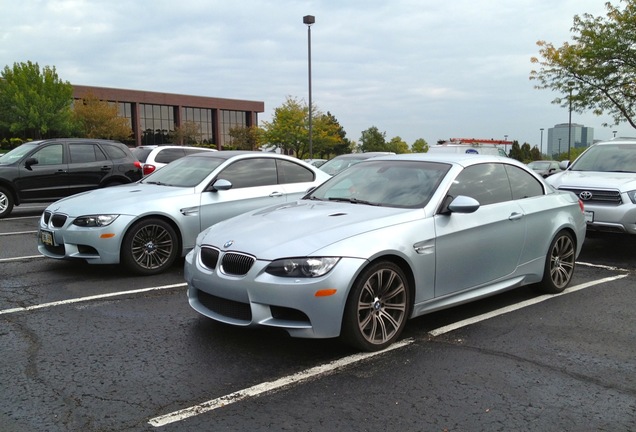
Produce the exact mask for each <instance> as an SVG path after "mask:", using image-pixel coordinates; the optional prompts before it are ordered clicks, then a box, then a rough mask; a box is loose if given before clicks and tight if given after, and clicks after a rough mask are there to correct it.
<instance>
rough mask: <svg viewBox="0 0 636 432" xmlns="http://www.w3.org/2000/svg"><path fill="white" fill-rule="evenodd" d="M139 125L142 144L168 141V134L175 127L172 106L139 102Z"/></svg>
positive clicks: (165, 142) (166, 142)
mask: <svg viewBox="0 0 636 432" xmlns="http://www.w3.org/2000/svg"><path fill="white" fill-rule="evenodd" d="M139 126H140V129H141V132H142V134H143V136H142V138H141V144H142V145H155V144H168V143H170V139H169V134H170V132H173V131H174V128H175V123H174V107H172V106H169V105H151V104H139Z"/></svg>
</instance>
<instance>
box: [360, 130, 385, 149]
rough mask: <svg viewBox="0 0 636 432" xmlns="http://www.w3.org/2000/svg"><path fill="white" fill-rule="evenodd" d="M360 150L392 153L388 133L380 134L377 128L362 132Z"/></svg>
mask: <svg viewBox="0 0 636 432" xmlns="http://www.w3.org/2000/svg"><path fill="white" fill-rule="evenodd" d="M358 148H359V149H360V151H361V152H363V153H366V152H375V151H390V150H388V146H387V143H386V132H380V131H379V130H378V128H377V127H375V126H371V127H370V128H369V129H366V130H363V131H362V136H360V144H359V145H358Z"/></svg>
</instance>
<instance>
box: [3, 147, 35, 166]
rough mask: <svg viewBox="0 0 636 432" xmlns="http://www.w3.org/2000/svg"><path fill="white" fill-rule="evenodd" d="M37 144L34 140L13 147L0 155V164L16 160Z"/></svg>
mask: <svg viewBox="0 0 636 432" xmlns="http://www.w3.org/2000/svg"><path fill="white" fill-rule="evenodd" d="M37 145H38V144H37V143H36V142H32V143H27V144H22V145H21V146H19V147H16V148H14V149H13V150H11V151H10V152H9V153H7V154H4V155H2V156H0V164H2V165H6V164H11V163H14V162H17V161H18V160H20V159H22V158H23V157H24V155H26V154H27V153H29V152H30V151H31V150H33V149H34V148H35V147H37Z"/></svg>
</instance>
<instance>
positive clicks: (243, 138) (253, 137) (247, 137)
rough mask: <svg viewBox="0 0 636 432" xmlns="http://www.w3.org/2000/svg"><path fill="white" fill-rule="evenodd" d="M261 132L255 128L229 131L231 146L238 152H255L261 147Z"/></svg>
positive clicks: (238, 128)
mask: <svg viewBox="0 0 636 432" xmlns="http://www.w3.org/2000/svg"><path fill="white" fill-rule="evenodd" d="M262 135H263V131H262V130H261V129H260V128H258V127H257V126H250V127H235V128H231V129H230V137H231V138H232V143H231V146H232V147H234V148H236V149H239V150H257V149H258V148H259V147H260V146H261V142H262Z"/></svg>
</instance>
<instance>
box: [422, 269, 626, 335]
mask: <svg viewBox="0 0 636 432" xmlns="http://www.w3.org/2000/svg"><path fill="white" fill-rule="evenodd" d="M627 276H629V275H627V274H622V275H618V276H611V277H606V278H604V279H598V280H595V281H590V282H587V283H584V284H580V285H576V286H573V287H570V288H567V289H565V290H564V291H563V292H562V293H560V294H546V295H542V296H539V297H534V298H532V299H530V300H526V301H523V302H521V303H517V304H514V305H511V306H506V307H503V308H500V309H496V310H494V311H491V312H488V313H485V314H481V315H477V316H475V317H472V318H468V319H465V320H462V321H458V322H456V323H453V324H450V325H447V326H444V327H440V328H438V329H435V330H431V331H430V332H428V334H430V335H431V336H439V335H442V334H444V333H448V332H450V331H453V330H457V329H458V328H461V327H466V326H468V325H470V324H475V323H477V322H479V321H484V320H487V319H489V318H492V317H495V316H498V315H503V314H506V313H508V312H512V311H516V310H518V309H522V308H524V307H527V306H532V305H533V304H537V303H541V302H542V301H545V300H549V299H551V298H555V297H560V296H562V295H565V294H570V293H573V292H575V291H579V290H582V289H585V288H589V287H591V286H594V285H599V284H603V283H607V282H612V281H614V280H617V279H622V278H624V277H627Z"/></svg>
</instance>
